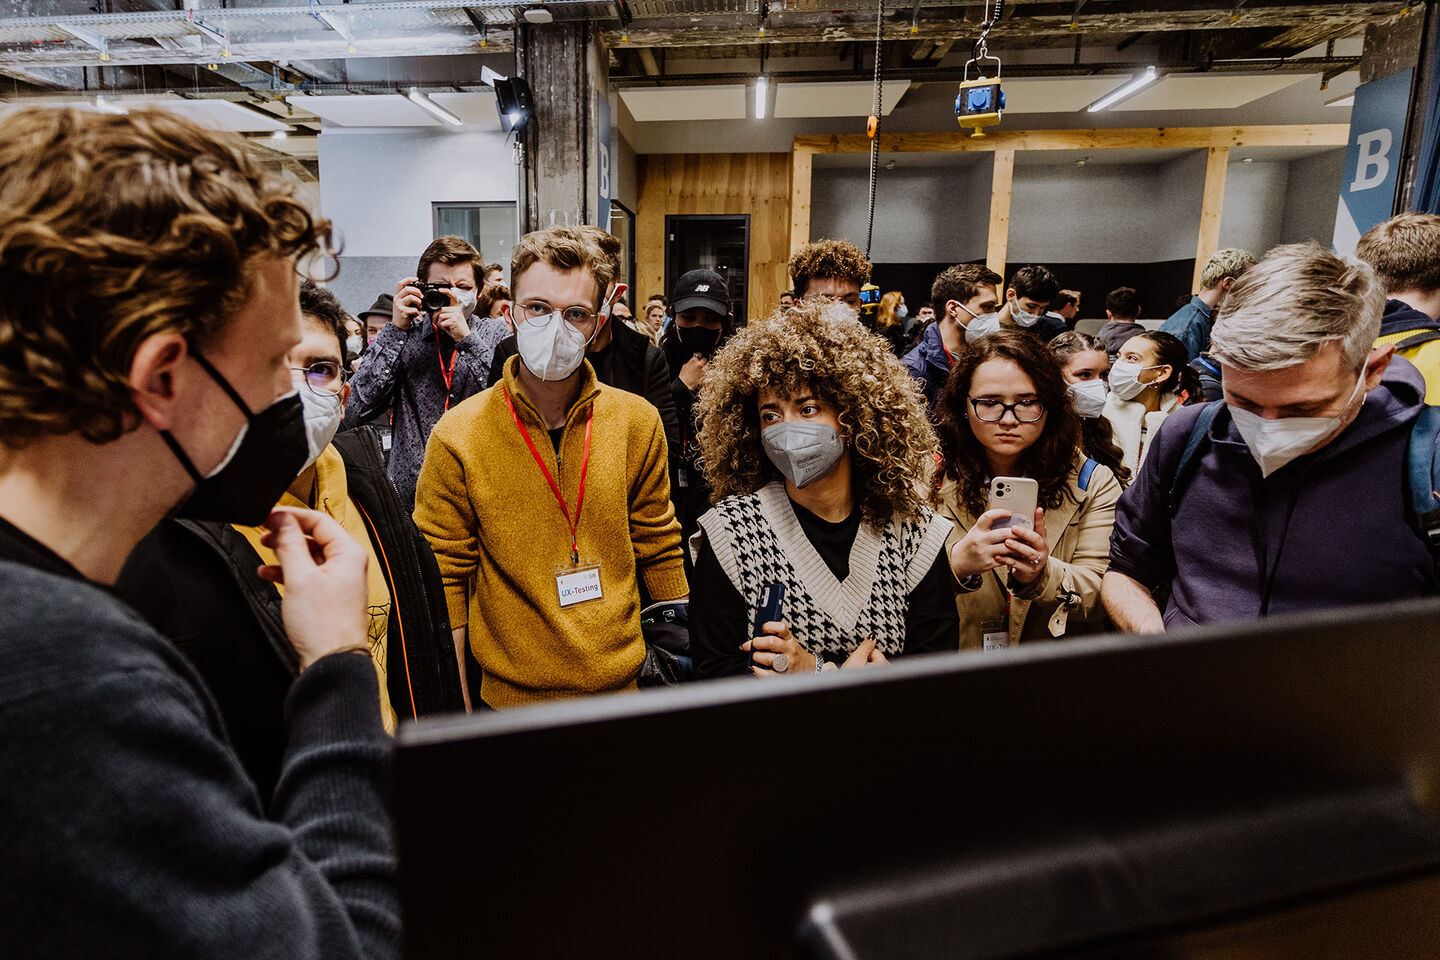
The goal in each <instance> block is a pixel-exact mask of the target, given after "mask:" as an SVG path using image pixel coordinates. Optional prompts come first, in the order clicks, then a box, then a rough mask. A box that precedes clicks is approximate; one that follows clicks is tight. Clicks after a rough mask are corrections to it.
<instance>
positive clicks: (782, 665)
mask: <svg viewBox="0 0 1440 960" xmlns="http://www.w3.org/2000/svg"><path fill="white" fill-rule="evenodd" d="M770 669H771V670H774V671H775V672H776V673H784V672H785V671H786V670H789V669H790V658H789V657H787V656H785V654H783V653H777V654H775V659H774V660H772V661H771V662H770Z"/></svg>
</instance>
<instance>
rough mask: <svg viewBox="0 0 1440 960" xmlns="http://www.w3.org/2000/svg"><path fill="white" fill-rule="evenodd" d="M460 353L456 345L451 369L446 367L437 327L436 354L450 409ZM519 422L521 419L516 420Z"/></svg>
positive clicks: (447, 405)
mask: <svg viewBox="0 0 1440 960" xmlns="http://www.w3.org/2000/svg"><path fill="white" fill-rule="evenodd" d="M459 353H460V345H459V344H456V345H455V352H454V353H452V354H450V369H449V370H446V369H445V354H444V352H443V351H442V350H441V349H440V328H439V327H436V328H435V356H436V357H438V358H439V360H440V376H441V378H442V379H444V381H445V409H446V410H449V409H450V384H452V383H454V382H455V358H456V357H457V356H458V355H459ZM516 422H517V423H518V422H519V421H516Z"/></svg>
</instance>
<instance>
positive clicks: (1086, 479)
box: [1077, 458, 1100, 490]
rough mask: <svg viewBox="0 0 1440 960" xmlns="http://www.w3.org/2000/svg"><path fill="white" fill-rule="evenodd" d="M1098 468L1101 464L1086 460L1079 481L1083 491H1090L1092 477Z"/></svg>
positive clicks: (1081, 468) (1078, 483)
mask: <svg viewBox="0 0 1440 960" xmlns="http://www.w3.org/2000/svg"><path fill="white" fill-rule="evenodd" d="M1098 466H1100V464H1098V463H1096V462H1095V461H1094V460H1091V459H1089V458H1086V460H1085V463H1084V464H1083V465H1081V467H1080V479H1079V480H1078V481H1077V485H1078V486H1079V487H1080V489H1081V490H1089V489H1090V476H1091V474H1093V473H1094V472H1095V468H1096V467H1098Z"/></svg>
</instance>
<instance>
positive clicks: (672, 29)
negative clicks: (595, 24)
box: [601, 0, 1407, 49]
mask: <svg viewBox="0 0 1440 960" xmlns="http://www.w3.org/2000/svg"><path fill="white" fill-rule="evenodd" d="M1072 6H1073V4H1072V5H1062V4H1057V3H1045V4H1040V3H1036V4H1029V5H1027V6H1026V8H1025V9H1026V10H1028V9H1030V8H1031V7H1033V8H1035V9H1036V10H1037V11H1044V12H1043V14H1035V15H1032V14H1030V13H1027V12H1025V10H1022V9H1020V7H1019V5H1018V4H1015V3H1013V2H1012V3H1006V5H1005V13H1006V14H1007V15H1008V14H1010V13H1011V12H1012V11H1015V12H1014V16H1013V17H1011V16H1006V17H1005V18H1004V19H1003V20H1002V21H1001V22H1000V23H998V24H996V25H995V29H994V30H993V31H992V32H991V34H990V38H989V42H990V45H991V47H992V48H995V49H1002V48H1005V47H1007V45H1023V44H1025V43H1026V41H1030V40H1034V39H1036V38H1040V37H1056V36H1069V35H1070V34H1071V33H1073V31H1072V29H1071V26H1070V25H1071V23H1072V22H1075V21H1074V18H1073V17H1072V15H1071V13H1070V9H1071V7H1072ZM1127 6H1128V7H1130V9H1123V8H1125V7H1127ZM1406 6H1407V4H1406V3H1405V2H1404V0H1361V2H1356V3H1347V4H1335V3H1328V4H1327V3H1296V4H1283V5H1276V4H1271V5H1266V6H1257V7H1248V8H1246V11H1245V16H1244V21H1245V22H1244V24H1243V25H1242V28H1243V29H1247V30H1257V29H1266V30H1276V31H1281V30H1288V29H1291V28H1314V27H1316V26H1323V25H1325V24H1329V25H1331V27H1332V28H1340V27H1344V28H1347V29H1349V28H1351V27H1353V26H1354V25H1356V24H1365V23H1373V22H1375V21H1377V20H1384V19H1387V18H1390V17H1394V16H1397V15H1398V14H1399V13H1400V12H1401V11H1402V10H1404V9H1406ZM1059 11H1065V12H1059ZM754 16H755V15H754V14H753V13H709V14H705V15H702V16H699V17H696V16H695V15H694V14H686V15H683V16H665V17H647V18H643V19H638V20H636V21H635V22H634V23H632V24H631V25H630V27H629V29H628V31H627V34H626V35H628V36H629V37H630V42H631V43H633V44H637V45H640V46H652V47H700V46H717V45H726V44H734V43H735V42H736V38H737V37H743V36H753V35H754V32H755V20H754ZM1230 17H1231V7H1230V6H1228V5H1223V6H1222V5H1221V4H1218V3H1217V4H1216V5H1215V6H1213V7H1208V8H1198V7H1197V8H1191V9H1184V10H1176V9H1174V8H1173V5H1167V4H1157V3H1148V4H1125V3H1122V2H1120V0H1109V2H1107V3H1104V4H1098V5H1091V6H1090V7H1087V8H1086V12H1085V13H1084V14H1083V15H1081V16H1080V18H1079V25H1080V28H1081V29H1082V30H1086V31H1089V32H1103V33H1106V34H1111V35H1116V34H1120V35H1123V34H1131V33H1169V32H1185V31H1190V30H1217V31H1224V30H1233V29H1236V28H1235V27H1234V26H1232V24H1231V22H1230ZM697 21H698V22H697ZM612 22H613V21H612ZM979 28H980V24H979V22H978V21H976V20H973V19H968V18H965V17H953V16H952V17H936V16H927V17H925V18H924V19H922V20H921V21H920V23H919V24H918V25H917V27H916V29H915V31H914V32H913V33H912V32H911V25H910V23H909V21H907V20H906V19H905V18H904V17H903V16H902V17H898V18H895V19H892V20H888V21H887V22H886V23H884V24H883V25H882V34H883V37H884V39H886V40H940V39H954V38H955V37H965V38H973V37H975V36H976V35H977V34H978V32H979ZM601 33H602V35H603V36H604V38H605V40H606V42H607V43H609V44H612V45H614V44H615V43H617V42H618V41H619V38H620V35H621V31H619V30H617V29H616V28H615V27H613V26H606V27H605V28H603V29H602V31H601ZM874 39H875V15H874V13H873V9H872V11H870V12H862V11H860V10H857V9H854V8H851V9H847V10H838V11H837V10H834V9H825V10H820V9H816V10H814V11H786V12H785V19H784V22H783V23H773V24H770V25H767V26H766V28H765V42H766V43H776V44H788V43H845V42H859V43H862V44H863V43H873V42H874Z"/></svg>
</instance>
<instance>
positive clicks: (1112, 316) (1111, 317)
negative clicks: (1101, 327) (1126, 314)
mask: <svg viewBox="0 0 1440 960" xmlns="http://www.w3.org/2000/svg"><path fill="white" fill-rule="evenodd" d="M1105 319H1106V320H1114V319H1115V314H1113V313H1111V312H1110V311H1109V310H1106V311H1105Z"/></svg>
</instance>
